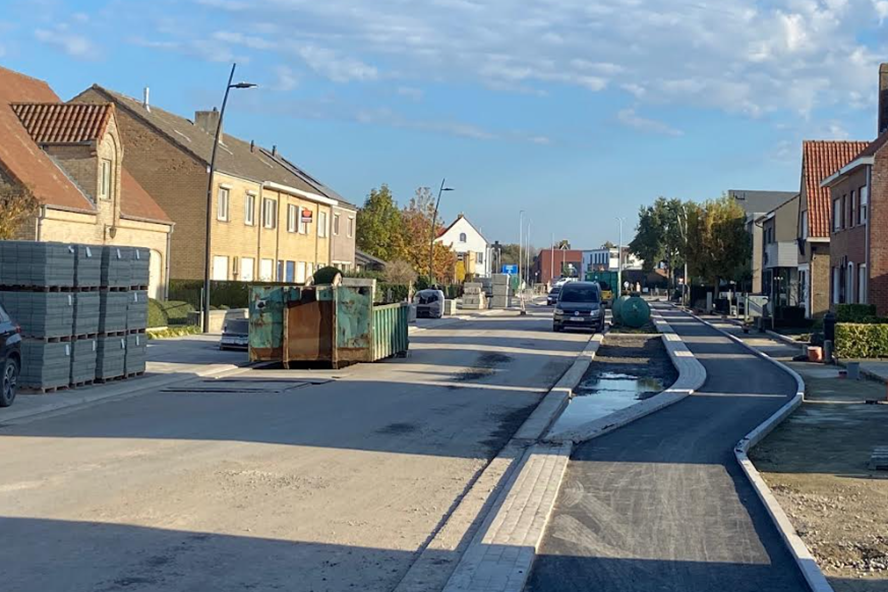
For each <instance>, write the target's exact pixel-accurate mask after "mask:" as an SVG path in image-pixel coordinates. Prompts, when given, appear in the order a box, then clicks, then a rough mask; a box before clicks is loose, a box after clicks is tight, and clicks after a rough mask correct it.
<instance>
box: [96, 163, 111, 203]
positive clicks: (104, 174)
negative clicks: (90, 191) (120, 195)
mask: <svg viewBox="0 0 888 592" xmlns="http://www.w3.org/2000/svg"><path fill="white" fill-rule="evenodd" d="M100 166H101V173H100V175H101V176H100V178H99V197H100V198H102V199H107V200H110V199H111V187H112V183H111V171H112V170H113V167H112V163H111V159H110V158H103V159H102V162H101V164H100Z"/></svg>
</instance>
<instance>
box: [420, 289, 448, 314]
mask: <svg viewBox="0 0 888 592" xmlns="http://www.w3.org/2000/svg"><path fill="white" fill-rule="evenodd" d="M413 303H414V304H416V318H418V319H440V318H441V317H443V316H444V292H442V291H441V290H435V289H428V290H420V291H419V292H417V293H416V296H415V297H414V298H413Z"/></svg>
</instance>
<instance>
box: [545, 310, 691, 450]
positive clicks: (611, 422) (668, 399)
mask: <svg viewBox="0 0 888 592" xmlns="http://www.w3.org/2000/svg"><path fill="white" fill-rule="evenodd" d="M652 313H653V317H654V325H655V326H656V327H657V330H658V331H659V332H660V333H661V334H662V339H663V344H664V345H665V346H666V351H667V352H668V353H669V358H670V360H671V361H672V365H673V366H675V369H676V370H677V371H678V379H677V380H676V381H675V383H674V384H673V385H672V386H671V387H669V388H668V389H666V390H665V391H663V392H662V393H660V394H658V395H656V396H654V397H651V398H650V399H645V400H644V401H639V402H638V403H636V404H634V405H631V406H629V407H626V408H625V409H620V410H619V411H615V412H614V413H611V414H609V415H606V416H605V417H601V418H599V419H596V420H594V421H591V422H589V423H586V424H584V425H582V426H579V427H576V428H572V429H570V430H567V431H564V432H559V433H557V434H549V435H547V437H546V441H548V442H567V441H570V442H573V443H575V444H579V443H581V442H586V441H588V440H592V439H593V438H597V437H598V436H602V435H604V434H607V433H608V432H612V431H614V430H616V429H618V428H621V427H623V426H625V425H628V424H630V423H632V422H633V421H635V420H637V419H641V418H642V417H644V416H646V415H650V414H651V413H654V412H656V411H659V410H660V409H663V408H665V407H668V406H670V405H673V404H675V403H678V402H679V401H681V400H682V399H684V398H685V397H687V396H689V395H691V394H693V393H694V392H695V391H696V390H697V389H699V388H700V387H702V386H703V384H704V383H705V382H706V369H705V368H704V367H703V364H701V363H700V362H699V360H697V358H695V357H694V355H693V354H692V353H691V351H690V350H689V349H688V347H687V345H685V343H684V342H683V341H682V340H681V337H679V336H678V334H676V333H675V330H674V329H673V328H672V327H671V326H670V325H669V323H667V322H666V321H665V320H664V319H663V317H662V315H660V314H659V313H657V311H656V309H654V310H653V311H652Z"/></svg>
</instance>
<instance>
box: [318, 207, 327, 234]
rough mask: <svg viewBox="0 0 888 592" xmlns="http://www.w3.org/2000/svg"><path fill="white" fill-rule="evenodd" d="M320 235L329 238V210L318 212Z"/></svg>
mask: <svg viewBox="0 0 888 592" xmlns="http://www.w3.org/2000/svg"><path fill="white" fill-rule="evenodd" d="M318 237H320V238H327V212H318Z"/></svg>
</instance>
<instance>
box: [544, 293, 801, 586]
mask: <svg viewBox="0 0 888 592" xmlns="http://www.w3.org/2000/svg"><path fill="white" fill-rule="evenodd" d="M662 312H663V315H664V317H666V320H667V321H668V322H669V323H670V324H671V325H672V326H673V327H674V328H675V330H676V332H677V333H678V334H679V335H681V337H682V339H683V340H684V341H685V342H686V343H687V345H688V347H689V348H690V349H691V351H692V352H694V354H695V355H696V356H697V358H698V359H699V360H700V362H701V363H702V364H703V365H704V367H705V368H706V371H707V373H708V379H707V381H706V383H705V384H704V386H703V388H702V389H700V391H699V392H698V393H696V394H695V395H693V396H691V397H688V398H687V399H685V400H683V401H681V402H679V403H677V404H675V405H673V406H671V407H668V408H666V409H664V410H662V411H659V412H657V413H655V414H653V415H650V416H648V417H645V418H643V419H640V420H638V421H636V422H634V423H632V424H630V425H628V426H626V427H624V428H621V429H619V430H617V431H615V432H612V433H611V434H608V435H606V436H603V437H601V438H598V439H596V440H593V441H591V442H589V443H587V444H584V445H581V446H579V447H578V448H577V449H576V450H575V451H574V454H573V457H572V460H571V463H570V465H569V467H568V472H567V475H566V477H565V481H564V483H563V484H562V488H561V492H560V495H559V498H558V501H557V504H556V507H555V511H554V513H553V516H552V519H551V521H550V523H549V527H548V530H547V532H546V535H545V538H544V541H543V544H542V546H541V549H540V555H539V557H538V558H537V561H536V564H535V567H534V571H533V573H532V574H531V578H530V582H529V585H528V587H527V590H530V591H532V592H556V591H568V590H571V591H573V590H595V591H596V592H609V591H620V592H628V591H639V592H641V591H643V592H655V591H656V592H670V591H674V592H692V591H699V592H704V591H717V592H727V591H730V592H766V591H767V592H771V591H773V592H783V591H794V592H795V591H803V590H808V587H807V585H806V584H805V582H804V579H803V578H802V575H801V573H800V572H799V570H798V568H797V567H796V565H795V563H794V561H793V559H792V557H791V556H790V554H789V552H788V551H787V550H786V548H785V546H784V544H783V542H782V541H781V539H780V535H779V533H778V532H777V530H776V528H775V527H774V526H773V524H772V523H771V521H770V519H769V518H768V515H767V512H766V510H765V508H764V506H763V505H762V504H761V502H760V501H759V499H758V498H757V497H756V495H755V492H754V491H753V489H752V487H751V486H750V485H749V483H748V482H747V480H746V478H745V477H744V475H743V474H742V472H741V470H740V467H739V466H738V464H737V462H736V459H735V457H734V453H733V447H734V445H735V444H736V443H737V442H738V441H739V440H740V439H741V438H742V437H743V436H745V435H746V434H747V433H748V432H749V431H751V430H752V429H754V428H755V427H756V426H758V425H759V424H760V423H761V422H762V421H764V420H765V419H767V418H768V417H769V416H770V415H771V414H773V413H774V412H775V411H776V410H777V409H779V408H780V407H781V406H782V405H783V404H784V403H785V402H786V401H787V400H788V399H789V398H790V397H791V396H792V395H793V394H794V393H795V391H796V385H795V381H794V380H793V379H792V378H791V377H790V376H789V375H787V374H786V373H784V372H783V371H782V370H780V369H779V368H777V367H776V366H774V365H773V364H771V363H769V362H767V361H765V360H762V359H760V358H757V357H755V356H754V355H752V354H751V353H750V352H749V351H748V350H746V349H744V348H742V347H741V346H739V345H737V344H735V343H734V342H732V341H731V340H729V339H727V338H726V337H724V336H723V335H721V334H720V333H718V332H717V331H715V330H713V329H710V328H709V327H707V326H705V325H703V324H702V323H700V322H698V321H696V320H694V319H693V318H692V317H690V316H688V315H685V314H684V313H681V312H678V311H676V310H674V309H663V310H662Z"/></svg>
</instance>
